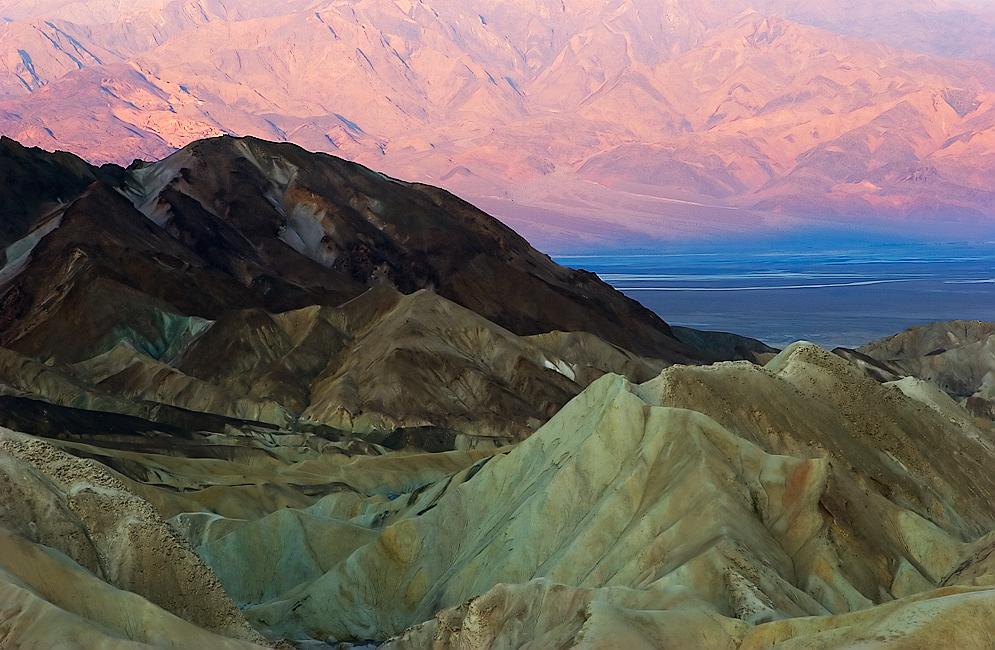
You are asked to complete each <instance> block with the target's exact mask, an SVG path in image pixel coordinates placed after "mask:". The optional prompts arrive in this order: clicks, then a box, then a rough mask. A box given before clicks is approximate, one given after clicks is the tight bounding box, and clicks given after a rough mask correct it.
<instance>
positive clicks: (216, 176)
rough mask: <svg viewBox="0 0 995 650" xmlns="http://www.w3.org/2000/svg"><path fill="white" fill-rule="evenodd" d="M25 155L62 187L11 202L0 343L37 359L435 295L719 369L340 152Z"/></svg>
mask: <svg viewBox="0 0 995 650" xmlns="http://www.w3.org/2000/svg"><path fill="white" fill-rule="evenodd" d="M19 151H20V153H21V154H22V155H28V156H29V157H31V156H33V158H31V160H33V161H34V162H33V163H32V164H34V165H35V167H30V166H27V167H26V168H27V169H29V170H30V169H34V168H40V169H42V170H43V171H47V173H49V174H50V175H55V176H58V177H59V178H62V180H61V185H60V184H59V183H57V182H48V181H45V180H44V179H43V180H40V181H39V182H38V183H36V184H35V185H32V184H30V183H26V182H21V183H20V185H19V186H18V190H17V191H18V196H19V197H20V198H19V201H20V202H21V203H20V204H21V205H22V206H24V207H23V209H22V213H23V214H24V215H25V216H23V217H22V218H21V219H20V222H19V223H21V224H22V225H20V226H16V227H13V226H12V228H13V230H12V234H11V235H10V237H9V238H11V239H17V240H18V242H19V243H18V244H16V245H15V246H12V247H11V248H10V249H9V250H17V251H19V254H20V256H21V258H22V259H21V260H20V262H21V263H20V264H19V265H17V266H16V268H15V265H13V264H9V265H8V268H7V269H5V271H4V275H5V276H6V277H4V282H5V286H4V291H3V298H2V302H0V341H2V342H3V344H4V345H7V346H11V347H13V348H15V349H17V350H19V351H21V352H23V353H25V354H29V355H31V356H39V357H45V358H52V359H55V360H58V361H63V362H75V361H80V360H82V359H86V358H89V357H91V356H93V355H95V354H99V353H101V352H104V351H106V350H107V349H109V348H110V347H112V346H113V345H114V344H115V343H116V342H117V341H119V340H123V339H122V336H123V335H122V332H125V331H128V332H129V335H131V334H136V331H137V338H139V339H144V340H145V343H142V342H140V341H137V340H136V341H133V343H135V344H136V347H137V348H138V349H141V350H143V351H144V352H146V353H149V354H150V355H151V356H153V357H154V358H159V356H160V355H159V354H157V353H156V350H159V351H164V350H166V349H168V348H169V347H170V343H169V342H168V340H167V339H169V338H170V336H171V334H169V333H168V332H167V331H166V330H169V329H170V328H173V327H174V326H175V322H177V321H176V319H177V318H180V319H182V318H186V317H198V318H204V319H210V320H214V319H216V318H218V317H219V316H220V315H221V314H222V313H224V312H226V311H228V310H232V309H250V308H262V309H265V310H266V311H269V312H281V311H287V310H292V309H299V308H302V307H306V306H309V305H326V306H335V305H339V304H341V303H343V302H345V301H346V300H349V299H352V298H355V297H357V296H359V295H360V294H361V293H363V292H364V291H366V290H367V289H368V288H370V287H373V286H378V285H384V286H388V287H391V288H394V289H397V290H398V291H400V292H402V293H411V292H413V291H417V290H420V289H427V290H430V291H433V292H435V293H438V294H439V295H441V296H443V297H446V298H448V299H450V300H452V301H454V302H456V303H457V304H460V305H462V306H464V307H466V308H468V309H470V310H472V311H474V312H476V313H478V314H480V315H481V316H483V317H485V318H486V319H488V320H491V321H493V322H494V323H496V324H498V325H500V326H502V327H505V328H507V329H509V330H511V331H512V332H514V333H516V334H518V335H532V334H540V333H544V332H549V331H553V330H560V331H586V332H589V333H591V334H594V335H596V336H598V337H600V338H602V339H604V340H606V341H608V342H609V343H612V344H615V345H618V346H620V347H622V348H625V349H628V350H630V351H633V352H635V353H637V354H641V355H644V356H652V357H656V358H661V359H667V360H670V361H703V360H709V359H710V356H709V355H708V354H706V353H703V352H700V351H698V350H696V349H694V348H692V347H690V346H688V345H685V344H684V343H681V342H680V341H678V340H677V339H676V338H674V336H673V334H672V332H671V330H670V327H669V326H668V325H667V324H666V323H665V322H664V321H662V320H661V319H660V318H659V317H658V316H656V315H655V314H654V313H652V312H650V311H649V310H647V309H645V308H643V307H642V306H641V305H639V304H638V303H637V302H635V301H633V300H631V299H629V298H627V297H625V296H623V295H622V294H620V293H618V292H617V291H615V290H614V289H612V288H611V287H610V286H608V285H607V284H605V283H604V282H602V281H601V280H599V279H598V278H597V277H596V276H595V275H593V274H591V273H586V272H584V271H575V270H572V269H567V268H564V267H562V266H559V265H558V264H556V263H554V262H553V261H552V260H550V259H549V257H547V256H545V255H543V254H541V253H539V252H538V251H536V250H535V249H533V248H532V247H531V246H529V244H528V243H527V242H526V241H525V240H524V239H523V238H521V237H520V236H518V235H517V234H516V233H515V232H513V231H512V230H511V229H509V228H507V227H506V226H504V225H503V224H501V223H500V222H498V221H497V220H495V219H493V218H491V217H490V216H488V215H486V214H484V213H483V212H481V211H480V210H478V209H476V208H474V207H473V206H471V205H470V204H468V203H466V202H464V201H462V200H460V199H458V198H456V197H455V196H453V195H451V194H449V193H448V192H446V191H444V190H439V189H437V188H433V187H429V186H425V185H418V184H412V183H405V182H402V181H398V180H394V179H391V178H388V177H386V176H383V175H381V174H378V173H375V172H372V171H370V170H369V169H366V168H364V167H362V166H360V165H357V164H354V163H350V162H346V161H344V160H341V159H338V158H334V157H332V156H328V155H325V154H312V153H308V152H306V151H304V150H303V149H301V148H299V147H297V146H295V145H291V144H274V143H269V142H265V141H262V140H257V139H254V138H244V139H239V138H231V137H222V138H215V139H211V140H204V141H200V142H196V143H194V144H191V145H189V146H188V147H186V148H184V149H182V150H181V151H179V152H177V153H176V154H174V155H172V156H170V157H169V158H167V159H165V160H163V161H161V162H158V163H154V164H143V163H138V164H136V165H133V166H132V167H131V168H129V169H128V170H127V171H126V172H124V171H121V170H120V169H117V170H116V172H115V174H113V175H112V174H110V173H109V171H114V170H103V171H102V170H100V169H96V168H93V167H90V166H88V165H86V164H85V163H83V162H82V161H79V160H78V159H70V158H69V157H68V156H58V155H56V156H51V157H50V160H46V159H45V157H46V156H48V154H44V153H43V152H40V151H38V150H23V149H22V150H19ZM39 166H40V167H39ZM59 169H64V170H65V171H64V172H62V174H63V176H64V177H65V178H63V177H62V176H59V174H58V170H59ZM22 175H23V174H22ZM90 182H92V183H93V184H92V185H90V186H89V187H88V188H87V189H85V191H84V189H83V188H84V187H85V185H87V184H89V183H90ZM115 183H116V184H115ZM74 194H75V195H74ZM57 201H61V203H56V202H57ZM143 213H144V214H143ZM42 215H46V216H45V218H44V219H42ZM32 227H33V230H32ZM26 231H29V232H26ZM41 269H45V270H44V272H42V270H41ZM139 314H144V315H143V316H139ZM164 314H168V315H169V316H168V317H167V316H163V315H164ZM135 318H138V321H135ZM139 323H144V324H143V325H139ZM181 329H182V328H181ZM132 330H135V331H132ZM153 331H155V332H157V333H155V334H153V333H152V332H153ZM70 332H75V333H77V334H78V333H82V334H83V336H79V335H77V336H70V335H69V334H70ZM132 338H135V337H134V336H132Z"/></svg>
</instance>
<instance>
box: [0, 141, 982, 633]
mask: <svg viewBox="0 0 995 650" xmlns="http://www.w3.org/2000/svg"><path fill="white" fill-rule="evenodd" d="M0 154H2V155H0V164H2V165H4V166H5V169H7V170H9V171H8V172H7V173H8V175H9V178H11V179H12V180H11V182H10V183H8V184H7V186H6V187H5V188H3V189H2V192H3V194H0V200H2V201H3V205H4V209H5V211H6V213H7V214H10V215H15V216H16V218H11V219H9V220H8V221H7V222H5V224H4V230H3V232H2V236H3V238H4V241H3V246H4V248H5V252H4V258H5V261H4V266H3V270H2V271H0V274H2V280H3V296H2V299H0V343H2V346H3V347H2V348H0V386H2V391H0V425H2V428H0V491H2V493H3V495H4V498H3V499H0V645H2V646H3V647H18V648H51V647H64V648H115V649H116V648H122V649H124V648H189V647H216V648H232V649H234V648H253V647H256V648H258V647H263V646H270V647H282V648H292V647H300V648H321V647H332V648H348V647H358V648H362V647H370V646H374V645H378V644H382V645H380V647H382V648H385V649H387V648H390V649H401V648H403V649H415V648H419V649H422V648H424V649H430V648H431V649H433V650H445V649H453V650H456V649H460V650H476V649H479V650H484V649H487V648H536V649H538V648H586V649H593V648H604V649H609V648H704V649H713V648H714V649H723V650H727V649H728V650H736V649H738V650H759V649H762V648H777V649H781V650H787V649H791V648H824V649H829V648H839V649H843V648H856V647H860V648H873V649H879V650H886V649H889V650H890V649H894V650H897V649H900V648H901V649H911V648H935V647H957V648H989V647H991V644H992V639H993V638H995V626H993V623H992V621H993V620H995V591H993V590H992V585H995V565H993V563H992V560H991V557H992V551H993V550H995V537H993V531H995V506H993V505H992V504H995V476H993V474H992V472H991V468H992V467H993V463H995V425H993V422H992V420H991V419H990V418H991V415H992V407H991V403H992V399H993V398H995V395H993V394H992V393H991V390H992V389H991V386H992V383H993V382H992V371H993V369H992V367H991V364H990V357H991V355H990V354H987V352H986V351H987V350H988V348H989V347H990V346H991V345H992V342H991V340H992V338H991V337H992V334H993V333H995V329H993V328H992V326H991V325H990V324H982V323H964V322H955V323H946V324H934V325H931V326H926V327H923V328H916V329H913V330H909V331H908V332H905V333H903V334H899V335H897V336H895V337H892V338H890V339H885V340H883V341H880V342H876V343H871V344H869V345H867V346H865V347H863V348H860V349H858V350H837V351H835V352H836V353H835V354H834V353H832V352H829V351H826V350H822V349H821V348H818V347H817V346H814V345H811V344H808V343H803V342H802V343H796V344H793V345H791V346H789V347H788V348H787V349H785V350H784V351H780V352H778V351H776V350H772V349H770V348H768V347H766V346H764V345H763V344H762V343H760V342H758V341H753V340H750V339H745V338H742V337H735V336H731V335H721V336H720V335H715V334H710V333H707V332H691V333H688V332H686V331H683V330H680V329H679V328H674V329H673V330H672V329H671V328H670V327H669V326H668V325H667V324H666V323H665V322H663V321H662V320H660V319H659V318H657V317H656V316H655V315H653V314H652V313H651V312H648V311H647V310H645V309H643V308H642V307H640V306H639V305H638V304H637V303H635V302H633V301H631V300H629V299H627V298H625V297H624V296H622V295H621V294H618V293H617V292H615V291H614V290H612V289H611V288H610V287H608V286H607V285H605V284H604V283H602V282H601V281H600V280H598V279H597V277H596V276H593V275H592V274H589V273H585V272H582V271H573V270H570V269H565V268H563V267H560V266H558V265H556V264H554V263H553V262H552V261H550V260H549V259H548V258H547V257H545V256H543V255H542V254H540V253H538V252H537V251H535V250H534V249H532V248H531V247H530V246H529V245H528V244H527V243H525V241H524V240H522V239H521V238H520V237H518V236H517V235H515V234H514V233H513V232H512V231H510V230H509V229H507V228H506V227H504V226H502V225H501V224H500V223H498V222H497V221H495V220H493V219H491V218H490V217H488V216H487V215H485V214H484V213H482V212H480V211H478V210H476V209H475V208H473V207H472V206H470V205H469V204H466V203H464V202H462V201H460V200H458V199H456V198H455V197H453V196H452V195H449V194H448V193H446V192H444V191H442V190H438V189H435V188H432V187H428V186H422V185H417V184H409V183H403V182H399V181H395V180H393V179H390V178H387V177H385V176H383V175H380V174H376V173H373V172H371V171H369V170H367V169H365V168H362V167H360V166H358V165H355V164H352V163H347V162H344V161H341V160H339V159H335V158H332V157H330V156H326V155H320V154H309V153H307V152H305V151H303V150H301V149H299V148H297V147H296V146H294V145H290V144H273V143H268V142H264V141H261V140H255V139H249V138H247V139H236V138H230V137H224V138H218V139H212V140H205V141H199V142H196V143H194V144H192V145H189V146H188V147H186V148H184V149H182V150H180V151H179V152H177V153H175V154H173V155H172V156H170V157H169V158H166V159H164V160H163V161H161V162H158V163H154V164H138V165H135V166H132V167H130V168H128V169H122V168H119V167H114V166H105V167H102V168H95V167H92V166H90V165H88V164H86V163H84V162H83V161H82V160H80V159H78V158H75V157H73V156H71V155H68V154H54V155H53V154H47V153H45V152H42V151H40V150H36V149H25V148H23V147H21V146H20V145H18V144H17V143H15V142H13V141H10V140H6V139H5V140H3V141H2V142H0ZM679 336H683V337H684V339H685V340H683V341H682V340H680V339H679V338H678V337H679ZM986 358H987V359H989V361H984V359H986ZM986 364H987V365H986Z"/></svg>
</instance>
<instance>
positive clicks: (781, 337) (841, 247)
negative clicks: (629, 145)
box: [554, 239, 995, 349]
mask: <svg viewBox="0 0 995 650" xmlns="http://www.w3.org/2000/svg"><path fill="white" fill-rule="evenodd" d="M554 259H555V260H556V261H557V262H559V263H560V264H564V265H566V266H570V267H573V268H584V269H587V270H588V271H593V272H595V273H597V274H598V275H599V276H600V277H601V278H602V279H603V280H605V281H606V282H608V283H609V284H611V285H612V286H614V287H616V288H617V289H619V290H621V291H622V292H623V293H625V294H626V295H628V296H630V297H632V298H635V299H636V300H638V301H639V302H641V303H642V304H643V305H645V306H646V307H648V308H650V309H652V310H653V311H655V312H656V313H658V314H659V315H660V316H661V317H662V318H663V319H664V320H666V321H667V322H669V323H671V324H673V325H684V326H688V327H694V328H697V329H705V330H718V331H726V332H735V333H737V334H742V335H745V336H750V337H753V338H757V339H760V340H762V341H764V342H766V343H768V344H770V345H773V346H775V347H784V346H785V345H787V344H788V343H790V342H792V341H796V340H808V341H812V342H814V343H818V344H819V345H822V346H823V347H826V348H829V349H831V348H833V347H836V346H847V347H857V346H859V345H862V344H864V343H868V342H870V341H873V340H876V339H879V338H883V337H885V336H889V335H891V334H895V333H897V332H900V331H902V330H904V329H906V328H908V327H912V326H914V325H920V324H923V323H928V322H932V321H944V320H955V319H960V320H985V321H995V242H982V243H962V242H959V243H958V242H950V243H934V242H900V243H895V242H875V241H867V240H865V241H849V242H832V243H828V242H826V240H812V239H808V240H798V241H791V240H784V241H781V242H779V243H775V244H773V245H770V244H769V243H768V244H765V245H764V246H763V247H758V246H750V245H746V244H743V245H739V246H719V245H713V246H698V247H694V246H693V245H687V244H683V245H680V244H670V245H665V246H663V247H661V248H660V249H658V250H657V251H655V252H652V253H645V252H643V253H626V252H605V251H602V252H600V253H598V254H594V255H575V256H555V257H554Z"/></svg>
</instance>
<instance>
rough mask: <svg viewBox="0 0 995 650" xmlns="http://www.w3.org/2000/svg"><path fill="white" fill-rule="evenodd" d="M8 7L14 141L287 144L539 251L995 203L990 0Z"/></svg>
mask: <svg viewBox="0 0 995 650" xmlns="http://www.w3.org/2000/svg"><path fill="white" fill-rule="evenodd" d="M0 13H2V14H3V15H4V16H6V17H7V18H8V19H9V20H10V22H8V23H6V24H4V25H0V97H2V98H5V101H2V102H0V133H4V134H6V135H9V136H11V137H14V138H15V139H17V140H19V141H21V142H24V143H25V144H30V145H38V146H42V147H45V148H48V149H56V148H61V149H66V150H70V151H73V152H75V153H77V154H80V155H82V156H83V157H84V158H87V159H88V160H91V161H94V162H105V161H111V162H117V163H119V164H128V163H129V162H130V161H131V160H132V159H133V158H136V157H137V158H143V159H147V160H151V159H159V158H162V157H163V156H165V155H167V154H168V153H171V152H172V151H175V150H176V149H177V148H179V147H182V146H183V145H185V144H187V143H189V142H191V141H193V140H196V139H199V138H203V137H209V136H215V135H221V134H225V133H230V134H236V135H255V136H259V137H263V138H266V139H270V140H288V141H291V142H295V143H297V144H299V145H301V146H304V147H305V148H308V149H310V150H315V151H327V152H331V153H336V154H338V155H342V156H345V157H347V158H350V159H353V160H357V161H359V162H362V163H364V164H366V165H368V166H371V167H373V168H375V169H378V170H381V171H384V172H386V173H389V174H391V175H393V176H396V177H399V178H405V179H409V180H415V181H422V182H429V183H431V184H434V185H441V186H443V187H446V188H447V189H450V190H452V191H455V192H457V193H458V194H460V195H461V196H464V197H466V198H468V199H471V200H473V201H474V202H478V200H479V201H482V202H484V204H485V205H486V206H487V207H488V209H490V210H491V211H497V212H498V213H499V214H500V215H501V216H502V217H505V218H506V219H507V220H508V222H509V223H512V224H513V225H514V226H515V227H516V228H518V229H519V230H524V231H525V232H526V234H527V235H528V236H530V237H533V238H536V237H538V238H539V240H540V241H544V238H545V241H548V240H558V241H562V240H563V239H564V238H565V237H567V236H571V235H572V236H577V233H578V232H580V233H581V234H582V235H586V236H594V237H597V236H600V237H605V236H607V237H615V238H621V239H625V238H628V239H630V240H632V239H638V238H640V237H645V236H646V235H650V236H651V237H655V238H667V237H675V236H682V233H683V232H684V231H685V230H687V229H692V230H693V229H694V228H698V229H704V230H705V231H710V230H727V229H730V228H731V229H733V230H737V229H738V230H743V229H749V228H751V227H755V226H756V225H757V224H774V225H776V224H778V223H782V222H790V221H791V218H792V217H798V216H801V217H807V216H812V215H815V216H819V217H826V216H830V217H847V218H855V219H858V220H874V219H877V218H880V217H888V216H904V217H913V218H919V217H923V218H935V217H943V218H950V217H955V218H959V219H968V220H985V219H987V218H988V217H989V216H991V215H992V214H993V210H995V208H993V206H995V195H993V194H992V192H991V191H990V189H989V187H988V179H989V178H990V176H991V172H992V169H993V162H992V161H993V157H992V154H991V151H992V147H993V144H992V143H993V142H995V70H993V68H992V67H991V63H995V54H993V53H992V51H991V50H992V48H991V45H990V44H991V43H992V42H995V41H993V40H992V39H991V38H990V36H991V35H992V34H993V33H995V13H993V12H991V11H986V10H985V9H983V7H981V6H980V5H979V6H978V7H974V8H969V7H967V6H962V5H955V4H949V5H944V4H937V3H931V2H925V1H923V2H912V3H897V2H886V3H866V2H856V1H853V0H849V1H847V0H840V1H839V2H834V3H819V4H818V5H817V6H812V5H811V4H810V3H798V2H793V1H792V0H765V1H763V2H758V3H748V2H743V1H741V0H721V1H720V0H712V1H708V0H680V1H678V0H670V1H669V2H666V3H664V4H662V5H661V4H660V3H657V2H648V1H645V0H613V1H612V2H610V3H607V4H606V3H601V2H585V1H582V0H574V1H572V2H568V3H560V2H555V3H554V2H552V1H548V2H547V1H545V0H535V1H532V2H512V1H505V2H499V3H479V2H476V3H475V2H472V1H470V0H463V1H461V2H458V3H433V2H408V1H401V2H386V1H383V0H363V1H360V2H328V1H323V2H313V1H304V0H295V1H293V2H287V3H280V4H279V5H274V4H272V3H261V2H254V1H252V0H185V1H179V0H177V1H173V2H132V3H125V4H123V5H122V4H118V3H101V2H90V3H81V2H65V3H57V4H52V3H40V2H36V3H29V2H17V3H10V4H9V5H8V6H7V7H6V8H4V9H3V10H2V11H0ZM957 25H961V26H963V27H962V29H960V30H959V31H957V32H956V34H955V33H954V29H955V26H957ZM854 37H860V38H854ZM871 38H873V39H876V40H868V39H871ZM896 48H904V49H896ZM936 57H948V58H936ZM949 57H960V58H959V59H953V58H949ZM674 199H677V200H680V201H683V203H674ZM730 207H731V208H735V209H736V210H737V211H736V212H734V213H731V214H730V213H728V212H727V211H726V209H728V208H730ZM682 210H684V211H687V210H691V211H692V213H693V214H692V217H693V219H691V220H690V221H689V222H686V220H685V217H684V214H683V213H682V212H681V211H682ZM743 210H746V211H748V212H742V211H743ZM607 213H614V214H607ZM542 215H544V216H542ZM771 215H773V216H771ZM777 215H781V216H777ZM585 220H589V221H590V222H591V223H588V224H585V223H584V221H585ZM539 222H541V223H539ZM607 229H613V230H612V231H611V233H610V234H609V235H605V231H606V230H607Z"/></svg>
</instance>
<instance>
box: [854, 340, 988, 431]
mask: <svg viewBox="0 0 995 650" xmlns="http://www.w3.org/2000/svg"><path fill="white" fill-rule="evenodd" d="M993 336H995V323H985V322H981V321H950V322H946V323H930V324H929V325H921V326H919V327H913V328H910V329H908V330H906V331H904V332H901V333H899V334H895V335H894V336H889V337H888V338H884V339H881V340H880V341H874V342H872V343H868V344H867V345H865V346H862V347H860V348H858V349H857V351H856V352H857V353H858V354H862V355H866V356H867V357H870V358H871V359H873V360H874V361H875V362H876V364H875V365H877V366H878V367H881V368H883V369H885V370H889V371H891V372H893V373H895V374H897V375H899V376H911V377H915V378H917V379H921V380H924V381H927V382H929V383H931V384H934V385H935V386H937V387H939V388H940V389H941V390H943V391H944V392H945V393H947V394H948V395H950V397H952V398H953V399H954V400H956V401H957V402H959V403H960V404H961V405H963V406H964V407H965V408H966V409H967V410H968V411H969V412H970V413H971V414H973V415H976V416H979V417H985V418H988V419H995V392H993V391H995V349H993V345H995V339H993Z"/></svg>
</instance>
